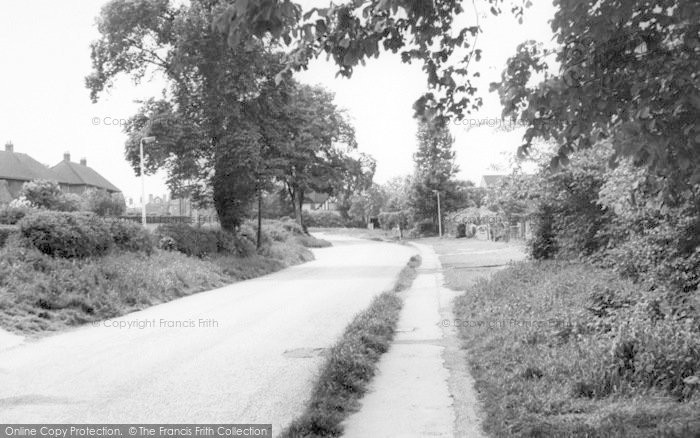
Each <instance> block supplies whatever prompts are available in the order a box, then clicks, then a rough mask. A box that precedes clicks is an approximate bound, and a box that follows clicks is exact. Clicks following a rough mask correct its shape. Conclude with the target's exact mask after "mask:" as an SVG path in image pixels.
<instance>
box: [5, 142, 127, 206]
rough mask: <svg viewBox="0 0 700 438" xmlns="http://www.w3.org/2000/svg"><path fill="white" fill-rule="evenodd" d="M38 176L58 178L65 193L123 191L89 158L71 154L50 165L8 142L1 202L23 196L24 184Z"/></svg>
mask: <svg viewBox="0 0 700 438" xmlns="http://www.w3.org/2000/svg"><path fill="white" fill-rule="evenodd" d="M35 179H44V180H48V181H56V182H57V183H58V184H59V186H60V187H61V190H62V191H64V192H65V193H75V194H78V195H80V194H82V193H83V192H85V190H87V189H89V188H96V189H104V190H107V192H109V193H117V192H119V191H120V190H119V189H118V188H117V187H115V186H114V184H112V183H110V182H109V181H107V180H106V179H105V178H104V177H103V176H102V175H100V174H99V173H97V172H96V171H95V170H94V169H92V168H90V167H88V165H87V161H86V160H85V159H82V160H80V163H73V162H71V161H70V154H65V155H64V156H63V161H61V162H60V163H58V164H57V165H55V166H54V167H51V168H49V167H48V166H45V165H43V164H41V163H40V162H38V161H37V160H35V159H34V158H32V157H30V156H29V155H27V154H23V153H20V152H15V150H14V145H13V144H12V143H11V142H8V143H7V144H5V149H4V150H2V151H0V204H6V203H8V202H10V201H11V200H13V199H16V198H17V197H19V193H20V191H21V190H22V185H24V183H26V182H29V181H32V180H35Z"/></svg>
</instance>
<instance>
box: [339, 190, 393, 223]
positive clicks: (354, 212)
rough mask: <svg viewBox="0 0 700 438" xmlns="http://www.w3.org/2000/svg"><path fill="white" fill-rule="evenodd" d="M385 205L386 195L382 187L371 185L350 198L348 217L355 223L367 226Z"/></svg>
mask: <svg viewBox="0 0 700 438" xmlns="http://www.w3.org/2000/svg"><path fill="white" fill-rule="evenodd" d="M386 203H387V194H386V192H385V190H384V189H383V187H381V186H379V185H377V184H373V185H372V186H371V187H369V188H368V189H367V190H363V191H361V192H360V193H356V194H354V195H353V196H352V197H351V198H350V208H349V209H348V216H349V217H350V219H352V220H354V221H355V222H356V223H359V224H360V225H362V226H367V224H368V223H369V220H370V218H372V217H377V216H378V215H379V213H380V212H381V209H382V207H384V205H385V204H386Z"/></svg>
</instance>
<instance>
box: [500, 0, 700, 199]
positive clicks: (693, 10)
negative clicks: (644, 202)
mask: <svg viewBox="0 0 700 438" xmlns="http://www.w3.org/2000/svg"><path fill="white" fill-rule="evenodd" d="M552 29H553V30H554V33H555V36H556V40H557V42H558V44H559V45H558V46H557V47H554V48H546V47H544V46H543V45H542V44H540V43H537V42H534V41H529V42H526V43H523V44H521V45H520V46H519V47H518V50H517V53H516V54H515V56H513V57H512V58H511V59H510V60H509V62H508V65H507V68H506V69H505V70H504V72H503V75H502V81H501V82H500V83H499V84H493V88H495V89H498V91H499V93H500V97H501V101H502V103H503V105H504V107H505V108H504V111H503V113H504V116H509V117H512V118H514V119H520V120H521V121H522V122H523V123H525V124H527V125H529V126H528V129H527V131H526V133H525V138H524V140H525V143H524V144H523V145H522V146H521V147H520V152H521V153H526V152H527V151H528V150H529V149H530V147H531V144H532V142H533V140H534V139H536V138H545V139H552V140H553V141H555V142H556V144H557V146H558V153H557V155H556V156H555V157H554V158H553V159H552V164H553V165H554V166H555V167H556V166H557V165H560V164H563V165H565V164H566V163H568V161H569V159H568V156H569V155H570V154H571V153H573V152H574V151H576V150H580V149H587V148H590V147H591V146H592V145H594V144H595V143H597V142H598V141H599V140H602V139H610V140H611V141H612V145H613V151H614V154H613V156H612V158H611V159H612V160H613V161H618V158H619V157H629V158H631V159H632V160H633V162H634V164H636V165H639V166H644V167H646V168H648V169H650V171H651V172H652V174H655V175H657V176H659V177H661V178H665V179H667V180H668V181H671V182H672V184H669V185H668V186H666V187H665V189H666V190H665V195H666V198H667V202H672V203H678V202H680V201H681V200H682V198H683V193H684V192H687V191H688V190H689V187H691V186H693V185H694V184H698V183H700V166H698V163H700V76H698V74H697V72H698V71H700V56H699V55H700V33H699V32H700V3H698V2H697V1H696V0H679V1H673V2H671V1H666V0H652V1H647V0H630V1H625V2H620V1H617V0H602V1H593V0H590V1H560V2H558V11H557V12H556V14H555V16H554V19H553V21H552ZM551 55H554V57H555V59H556V61H557V62H558V63H559V64H560V65H561V68H560V69H559V71H558V72H552V71H550V68H549V64H548V59H547V57H549V56H551Z"/></svg>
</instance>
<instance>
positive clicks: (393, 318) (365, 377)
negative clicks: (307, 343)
mask: <svg viewBox="0 0 700 438" xmlns="http://www.w3.org/2000/svg"><path fill="white" fill-rule="evenodd" d="M419 265H420V256H413V257H411V260H410V261H409V262H408V264H407V266H406V267H405V268H404V269H403V270H402V271H401V273H400V274H399V278H398V280H397V281H396V285H395V287H394V288H393V289H392V290H391V291H388V292H384V293H382V294H381V295H379V296H377V297H376V298H375V299H374V300H373V301H372V303H371V304H370V305H369V307H368V308H367V309H365V310H364V311H362V312H361V313H360V314H358V315H357V316H356V317H355V319H353V321H352V322H351V323H350V325H348V327H347V328H346V329H345V332H344V333H343V335H342V336H341V338H340V340H339V341H338V343H337V344H335V345H334V346H333V347H331V349H330V350H329V352H328V356H327V359H326V363H325V365H324V366H323V368H322V371H321V375H320V377H319V378H318V380H317V382H316V384H315V386H314V389H313V392H312V395H311V401H310V402H309V405H308V406H307V408H306V410H305V411H304V413H303V414H302V415H301V416H300V417H299V418H297V419H296V420H294V421H293V422H292V424H291V425H290V426H289V427H288V428H287V429H286V430H285V431H283V432H282V434H281V435H280V438H301V437H304V438H323V437H338V436H341V435H342V433H343V428H342V426H341V423H342V422H343V420H344V419H345V418H347V417H348V415H350V414H351V413H353V412H356V411H357V410H358V409H359V400H360V398H362V396H363V395H364V394H365V392H366V391H367V385H368V384H369V382H370V381H371V380H372V377H373V376H374V373H375V372H376V366H377V362H378V361H379V358H380V357H381V355H382V354H384V353H385V352H386V351H387V350H388V349H389V345H390V344H391V341H392V339H393V338H394V330H395V329H396V324H397V323H398V320H399V313H400V311H401V307H402V305H403V303H402V300H401V298H400V297H399V296H398V295H397V294H396V292H398V291H401V290H404V289H406V288H408V287H409V286H410V285H411V282H412V281H413V279H414V278H415V276H416V268H417V267H418V266H419Z"/></svg>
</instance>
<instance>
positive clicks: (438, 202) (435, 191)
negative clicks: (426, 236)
mask: <svg viewBox="0 0 700 438" xmlns="http://www.w3.org/2000/svg"><path fill="white" fill-rule="evenodd" d="M433 193H435V194H436V195H437V204H438V205H437V207H438V234H439V235H440V237H442V214H441V212H440V191H438V190H433Z"/></svg>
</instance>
